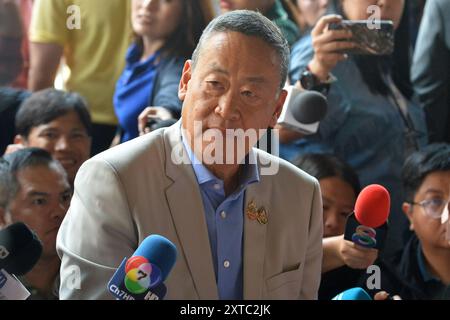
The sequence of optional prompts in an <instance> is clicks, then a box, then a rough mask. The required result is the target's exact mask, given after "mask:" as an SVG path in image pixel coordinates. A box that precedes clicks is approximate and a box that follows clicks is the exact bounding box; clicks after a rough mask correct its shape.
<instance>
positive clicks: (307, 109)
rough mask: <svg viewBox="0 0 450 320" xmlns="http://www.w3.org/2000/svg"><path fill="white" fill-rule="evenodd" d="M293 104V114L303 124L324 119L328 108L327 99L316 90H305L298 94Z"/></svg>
mask: <svg viewBox="0 0 450 320" xmlns="http://www.w3.org/2000/svg"><path fill="white" fill-rule="evenodd" d="M292 105H293V107H292V116H293V117H294V119H295V120H297V121H298V122H300V123H303V124H312V123H315V122H318V121H320V120H322V119H323V118H324V117H325V115H326V114H327V109H328V104H327V99H326V98H325V96H324V95H323V94H321V93H319V92H316V91H304V92H302V93H300V94H298V95H296V96H295V98H294V100H293V102H292Z"/></svg>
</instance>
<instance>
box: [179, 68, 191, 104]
mask: <svg viewBox="0 0 450 320" xmlns="http://www.w3.org/2000/svg"><path fill="white" fill-rule="evenodd" d="M191 76H192V60H186V62H185V63H184V67H183V73H182V74H181V79H180V85H179V87H178V98H179V99H180V100H181V101H184V98H185V97H186V93H187V90H188V85H189V81H190V80H191Z"/></svg>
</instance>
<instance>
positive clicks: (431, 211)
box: [410, 199, 449, 219]
mask: <svg viewBox="0 0 450 320" xmlns="http://www.w3.org/2000/svg"><path fill="white" fill-rule="evenodd" d="M410 204H411V205H417V206H421V207H422V208H423V210H424V211H425V213H426V215H427V216H429V217H430V218H432V219H440V218H441V216H442V213H443V212H444V208H445V207H446V206H448V204H449V201H448V200H444V199H430V200H423V201H420V202H419V203H417V202H410Z"/></svg>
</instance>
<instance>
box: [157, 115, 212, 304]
mask: <svg viewBox="0 0 450 320" xmlns="http://www.w3.org/2000/svg"><path fill="white" fill-rule="evenodd" d="M164 136H165V139H164V141H165V153H166V174H167V176H168V177H169V178H171V179H172V180H173V184H172V185H171V186H169V187H168V188H167V190H166V197H167V201H168V205H169V208H170V212H171V214H172V218H173V220H174V223H175V228H176V231H177V234H178V237H179V239H180V243H181V246H182V247H183V252H184V254H185V257H186V260H187V264H188V266H189V269H190V272H191V275H192V278H193V280H194V284H195V288H196V290H197V293H198V295H199V298H200V299H218V290H217V285H216V277H215V274H214V267H213V261H212V255H211V247H210V245H209V237H208V228H207V225H206V220H205V214H204V209H203V202H202V197H201V194H200V190H199V187H198V183H197V179H196V177H195V173H194V171H193V169H192V166H191V165H190V164H189V158H188V156H187V154H186V152H184V148H183V143H182V141H181V130H180V122H178V123H177V124H175V125H173V126H172V127H170V128H169V129H166V131H165V132H164ZM172 151H174V152H172ZM181 161H182V163H181V164H180V162H181ZM180 251H181V250H180Z"/></svg>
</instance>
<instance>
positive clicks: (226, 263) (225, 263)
mask: <svg viewBox="0 0 450 320" xmlns="http://www.w3.org/2000/svg"><path fill="white" fill-rule="evenodd" d="M223 266H224V267H225V268H229V267H230V261H228V260H225V261H224V262H223Z"/></svg>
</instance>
